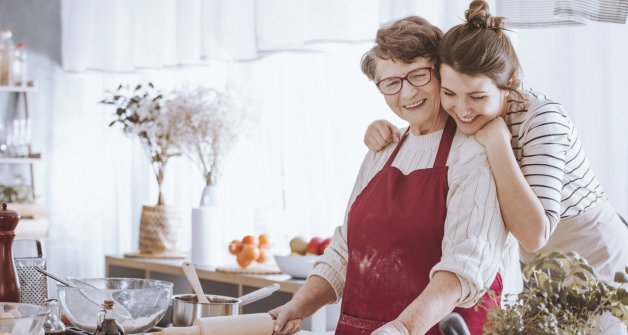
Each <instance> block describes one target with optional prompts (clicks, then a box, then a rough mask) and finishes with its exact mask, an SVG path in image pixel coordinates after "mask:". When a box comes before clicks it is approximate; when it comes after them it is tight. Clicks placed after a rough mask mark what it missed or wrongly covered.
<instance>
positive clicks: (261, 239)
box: [259, 234, 270, 246]
mask: <svg viewBox="0 0 628 335" xmlns="http://www.w3.org/2000/svg"><path fill="white" fill-rule="evenodd" d="M268 244H270V239H269V238H268V235H266V234H262V235H260V236H259V245H260V246H262V245H268Z"/></svg>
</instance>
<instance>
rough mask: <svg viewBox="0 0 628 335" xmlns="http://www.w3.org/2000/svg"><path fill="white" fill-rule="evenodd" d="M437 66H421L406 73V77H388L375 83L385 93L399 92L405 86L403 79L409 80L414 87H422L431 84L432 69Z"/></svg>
mask: <svg viewBox="0 0 628 335" xmlns="http://www.w3.org/2000/svg"><path fill="white" fill-rule="evenodd" d="M435 68H436V66H434V65H432V66H428V67H420V68H418V69H416V70H412V71H410V72H408V74H406V76H405V77H388V78H384V79H382V80H380V81H378V82H376V83H375V86H377V88H379V91H380V92H382V94H385V95H393V94H397V93H399V92H400V91H401V89H402V88H403V81H404V80H407V81H408V83H410V85H412V86H414V87H421V86H425V85H427V84H429V82H430V80H432V70H434V69H435Z"/></svg>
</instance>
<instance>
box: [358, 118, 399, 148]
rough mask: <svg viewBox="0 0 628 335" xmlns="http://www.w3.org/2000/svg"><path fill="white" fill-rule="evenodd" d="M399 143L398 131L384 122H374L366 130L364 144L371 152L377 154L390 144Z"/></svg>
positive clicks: (390, 124)
mask: <svg viewBox="0 0 628 335" xmlns="http://www.w3.org/2000/svg"><path fill="white" fill-rule="evenodd" d="M393 142H394V143H399V129H397V127H395V125H393V124H392V123H390V122H388V121H386V120H375V121H373V123H371V124H370V125H369V126H368V127H367V128H366V133H364V144H366V146H367V147H368V148H369V150H371V151H373V152H378V151H380V150H382V149H384V148H385V147H387V146H388V145H389V144H390V143H393Z"/></svg>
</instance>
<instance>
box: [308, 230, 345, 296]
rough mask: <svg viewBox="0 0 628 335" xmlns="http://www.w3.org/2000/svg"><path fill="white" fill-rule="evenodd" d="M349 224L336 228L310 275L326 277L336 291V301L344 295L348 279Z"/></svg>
mask: <svg viewBox="0 0 628 335" xmlns="http://www.w3.org/2000/svg"><path fill="white" fill-rule="evenodd" d="M348 257H349V251H348V250H347V226H346V224H345V225H342V226H340V227H337V228H336V231H335V232H334V237H333V238H332V241H331V243H330V244H329V247H327V248H326V249H325V252H324V253H323V255H321V256H320V257H318V259H317V260H316V261H315V262H314V269H313V270H312V273H310V276H319V277H322V278H323V279H325V280H326V281H327V282H328V283H329V284H330V285H331V286H332V287H333V288H334V292H336V302H338V300H340V298H341V297H342V292H343V290H344V287H345V282H346V279H347V259H348Z"/></svg>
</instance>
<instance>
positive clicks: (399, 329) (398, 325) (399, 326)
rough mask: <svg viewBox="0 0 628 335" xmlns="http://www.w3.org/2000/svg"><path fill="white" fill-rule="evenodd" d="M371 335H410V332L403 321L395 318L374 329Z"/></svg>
mask: <svg viewBox="0 0 628 335" xmlns="http://www.w3.org/2000/svg"><path fill="white" fill-rule="evenodd" d="M371 335H410V332H409V331H408V328H406V326H405V325H404V324H403V322H401V321H399V319H395V320H392V321H390V322H388V323H387V324H385V325H383V326H381V327H379V328H377V329H375V331H374V332H372V333H371Z"/></svg>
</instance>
